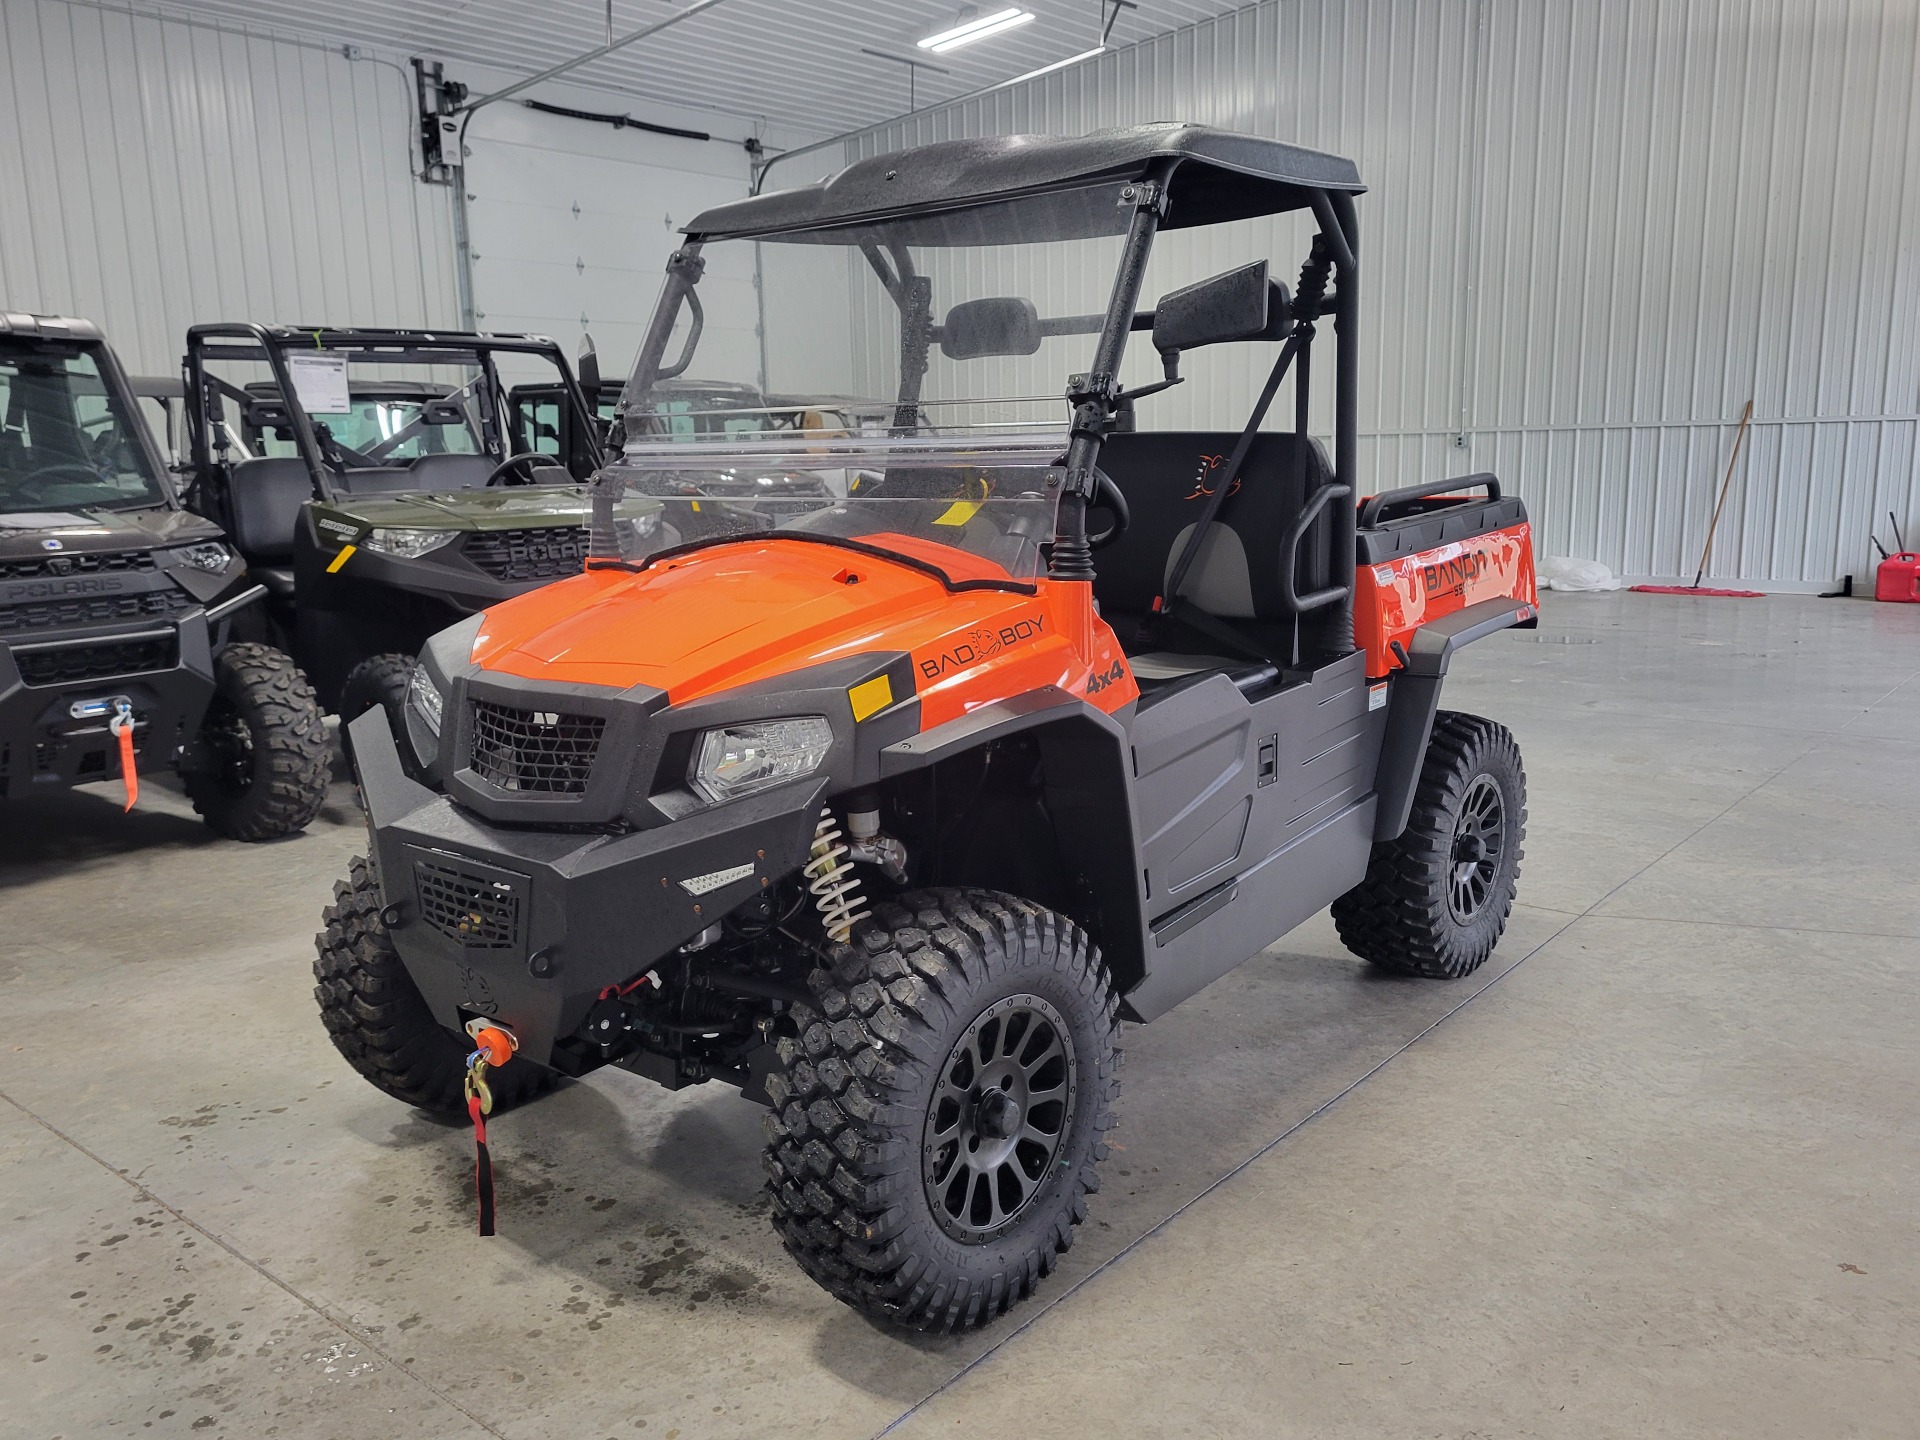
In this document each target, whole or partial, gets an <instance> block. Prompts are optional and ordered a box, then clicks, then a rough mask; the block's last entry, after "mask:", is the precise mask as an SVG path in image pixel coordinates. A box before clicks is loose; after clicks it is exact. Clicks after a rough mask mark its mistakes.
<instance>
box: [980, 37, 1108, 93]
mask: <svg viewBox="0 0 1920 1440" xmlns="http://www.w3.org/2000/svg"><path fill="white" fill-rule="evenodd" d="M1106 53H1107V47H1106V46H1104V45H1096V46H1094V47H1093V49H1091V50H1082V51H1081V52H1080V53H1079V54H1078V55H1069V56H1068V57H1067V58H1066V59H1064V60H1056V61H1054V62H1053V63H1052V64H1051V65H1042V66H1041V67H1040V68H1039V69H1038V70H1029V71H1027V73H1026V74H1024V75H1016V76H1014V77H1013V78H1012V79H1011V80H1008V81H1005V82H1003V83H1004V84H1007V85H1018V84H1019V83H1020V82H1021V81H1022V80H1037V79H1038V78H1039V77H1040V76H1042V75H1051V74H1052V73H1053V72H1054V71H1056V70H1064V69H1066V68H1067V67H1068V66H1069V65H1078V64H1079V63H1080V62H1081V61H1082V60H1091V59H1093V58H1094V57H1095V56H1096V55H1104V54H1106Z"/></svg>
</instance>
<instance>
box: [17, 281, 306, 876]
mask: <svg viewBox="0 0 1920 1440" xmlns="http://www.w3.org/2000/svg"><path fill="white" fill-rule="evenodd" d="M139 403H140V402H139V401H138V400H136V398H135V397H134V394H133V392H132V389H131V388H130V385H129V382H128V380H127V377H126V375H125V374H124V372H122V370H121V368H120V365H119V362H118V361H117V360H115V358H114V356H113V352H112V351H111V350H110V349H108V347H107V343H106V341H105V340H104V339H103V338H102V336H101V334H100V332H99V330H98V329H96V328H95V327H94V326H93V325H91V324H89V323H88V322H87V321H85V320H71V319H61V318H58V317H55V316H49V315H21V314H10V313H4V312H0V798H4V799H8V800H19V799H22V798H25V797H27V796H30V795H37V794H42V793H45V792H47V791H49V790H57V789H60V788H62V787H66V786H70V785H79V784H85V783H87V782H90V781H96V780H112V779H115V778H119V779H120V780H122V781H124V782H125V784H126V788H127V805H128V808H131V807H132V805H133V803H134V797H135V795H136V794H137V793H138V788H139V772H140V770H141V769H143V768H144V769H146V770H149V771H152V770H157V769H169V770H174V771H177V772H178V773H179V774H180V776H181V778H182V779H183V781H184V782H185V785H186V790H187V795H188V796H189V798H190V799H191V800H192V801H193V805H194V808H195V809H196V810H198V811H199V812H200V814H201V816H202V817H203V818H204V819H205V820H206V822H207V823H208V824H209V825H210V826H212V827H213V829H214V830H216V831H218V832H219V833H220V834H222V835H226V836H229V837H231V838H233V839H236V840H271V839H274V838H276V837H278V836H281V835H287V834H291V833H292V832H294V831H296V830H300V829H302V828H304V827H305V826H306V824H307V823H308V822H309V821H310V820H312V819H313V817H314V816H315V815H316V814H318V813H319V810H320V806H321V803H322V802H323V801H324V800H325V799H326V793H327V781H328V757H329V755H330V750H331V747H330V746H329V744H328V741H327V734H326V729H325V725H324V723H323V721H322V719H321V715H320V710H319V707H318V705H317V704H316V703H315V701H314V694H313V689H312V687H311V686H309V685H308V684H307V681H306V677H304V676H303V675H301V673H300V672H299V671H298V670H296V669H295V668H294V666H293V662H292V661H291V660H289V659H288V658H287V657H286V656H285V655H283V654H281V653H280V652H279V651H278V650H275V649H272V648H271V647H269V646H266V645H259V644H251V643H242V642H238V641H236V640H235V639H234V638H233V631H234V627H235V623H236V620H237V619H238V618H239V617H240V616H242V615H244V614H245V613H246V611H247V609H248V607H250V606H253V605H255V604H257V602H258V601H259V600H260V599H261V598H262V597H263V596H264V594H265V591H264V589H263V588H262V587H261V586H260V585H259V584H257V583H255V582H254V580H253V579H252V577H251V576H249V575H248V574H247V569H246V566H245V565H244V564H242V563H241V561H240V560H239V558H238V557H237V556H236V555H234V553H233V552H232V550H230V549H229V548H228V547H227V545H226V544H225V542H224V540H223V538H222V536H221V532H220V529H219V527H218V526H216V525H213V524H212V523H210V522H209V521H207V520H204V519H202V518H201V517H200V516H198V515H194V514H191V513H189V512H188V511H186V510H184V509H182V508H181V507H180V504H179V502H178V501H177V500H176V499H175V497H174V494H173V492H172V490H171V488H170V487H169V486H168V485H167V483H166V479H165V476H166V468H165V466H164V465H163V464H162V463H161V459H160V455H159V453H158V452H157V451H156V449H155V447H154V442H153V437H152V435H151V433H150V432H149V431H148V429H147V426H146V424H145V423H144V421H143V420H142V419H141V417H140V412H139V408H138V407H139Z"/></svg>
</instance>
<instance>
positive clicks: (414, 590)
mask: <svg viewBox="0 0 1920 1440" xmlns="http://www.w3.org/2000/svg"><path fill="white" fill-rule="evenodd" d="M592 365H593V361H592V358H591V352H590V351H589V352H587V353H586V354H584V355H583V356H582V366H583V369H585V370H587V371H589V379H590V380H591V382H592V384H593V386H594V388H596V389H597V388H598V384H599V382H598V375H597V373H592V370H591V367H592ZM185 367H186V384H187V396H188V417H187V421H188V424H187V428H188V456H187V463H186V473H187V475H188V476H189V480H190V483H189V486H188V490H187V498H188V503H189V504H190V505H192V506H193V507H194V508H195V509H197V510H199V511H200V512H201V513H202V514H205V515H207V516H209V517H211V518H213V519H215V520H218V521H219V522H220V523H221V524H223V525H225V526H226V527H227V529H228V532H229V533H230V534H231V535H232V536H233V537H234V540H235V542H236V543H237V544H238V545H239V547H240V550H241V552H242V554H244V555H245V556H246V559H247V563H248V566H249V567H250V569H251V571H252V573H253V575H254V576H255V578H256V579H258V580H259V581H261V582H262V583H263V584H264V585H265V586H266V587H267V591H268V595H267V602H266V605H265V607H264V608H263V610H262V613H261V616H260V621H261V624H262V626H263V629H262V631H261V633H262V636H263V638H271V639H273V640H275V641H276V642H277V643H280V644H283V645H285V646H286V647H287V648H288V649H290V650H291V652H292V653H293V655H294V657H295V658H296V659H297V660H298V661H299V662H300V664H301V666H302V668H304V669H305V670H306V671H307V673H308V674H309V675H311V676H312V677H313V681H314V684H315V686H316V687H317V688H318V690H319V694H320V699H321V703H322V705H323V706H324V707H325V708H326V709H328V710H330V711H338V712H339V714H340V715H341V717H342V718H343V719H352V718H353V717H355V716H357V715H359V714H361V713H362V712H364V711H366V710H368V709H370V708H372V707H374V706H376V705H379V706H382V707H384V708H385V709H386V710H387V711H388V714H389V716H390V718H391V719H392V720H393V721H394V722H395V723H396V724H397V723H398V722H399V717H400V713H401V706H402V704H403V702H404V699H405V694H406V687H407V683H408V678H409V676H410V674H411V670H412V661H411V657H412V656H413V654H414V653H415V652H416V651H418V650H419V648H420V646H421V644H422V643H424V641H425V640H426V638H427V637H428V636H429V635H432V634H433V633H434V632H436V631H438V630H442V629H444V628H445V627H446V626H448V625H450V624H452V623H454V622H455V621H457V620H459V619H461V618H462V617H463V616H466V615H470V614H472V613H473V612H474V611H476V610H480V609H483V608H485V607H486V606H488V605H491V604H494V603H496V602H498V601H500V600H504V599H507V598H508V597H510V596H513V595H518V594H520V593H522V592H523V591H526V590H529V589H532V588H534V587H536V586H539V585H544V584H546V583H547V582H549V581H551V580H554V579H557V578H560V577H562V576H567V575H577V574H579V573H580V569H581V564H582V561H583V560H584V558H585V555H586V529H585V524H586V517H587V497H586V491H585V489H584V488H583V487H582V485H581V483H580V482H582V481H584V480H586V479H587V478H589V477H590V476H591V475H592V474H593V472H594V469H595V468H596V467H597V466H598V465H599V464H600V461H601V458H602V455H601V448H600V440H599V432H598V431H597V429H596V428H595V427H594V426H593V425H592V424H590V423H586V424H582V423H571V424H569V425H567V427H566V431H567V441H566V444H565V446H564V447H563V448H560V449H558V451H557V453H545V452H537V451H535V450H533V449H532V448H531V447H523V446H519V445H517V444H516V443H515V438H514V429H513V426H512V423H511V419H510V407H509V404H508V399H507V395H508V391H509V389H510V388H511V386H512V385H513V384H514V383H515V381H516V380H518V381H520V382H521V383H538V382H539V381H541V380H544V381H546V383H548V384H549V385H550V387H551V390H552V393H553V398H554V403H555V405H556V407H557V408H560V409H563V410H564V411H565V412H566V413H567V414H569V415H572V416H574V417H576V422H577V420H578V419H581V418H584V417H585V416H586V415H587V410H586V400H585V397H584V395H583V394H582V392H581V389H580V386H579V384H578V383H577V382H576V380H575V378H574V375H573V372H572V370H571V369H570V368H569V366H568V364H567V360H566V357H565V356H564V355H563V354H562V353H561V351H560V349H559V347H558V346H556V345H555V344H554V343H553V341H551V340H548V339H545V338H542V337H540V336H527V335H484V334H464V333H460V332H447V331H435V332H431V333H429V332H425V331H410V330H339V329H328V328H320V329H297V328H290V327H287V326H266V325H251V324H212V325H196V326H194V327H193V328H192V329H191V330H190V331H189V332H188V335H187V354H186V360H185ZM529 376H531V377H533V378H532V379H528V377H529ZM658 513H659V507H658V505H657V504H654V503H652V502H649V501H644V500H642V501H636V502H633V503H630V504H627V505H625V506H623V507H622V509H621V513H620V517H619V521H618V523H619V524H620V526H621V527H622V530H623V533H624V534H625V535H626V536H627V537H628V539H629V541H630V548H633V549H635V551H636V553H639V552H641V551H644V549H645V548H647V545H648V544H649V543H650V542H649V537H650V536H651V534H652V528H653V526H654V524H655V522H656V520H657V517H658Z"/></svg>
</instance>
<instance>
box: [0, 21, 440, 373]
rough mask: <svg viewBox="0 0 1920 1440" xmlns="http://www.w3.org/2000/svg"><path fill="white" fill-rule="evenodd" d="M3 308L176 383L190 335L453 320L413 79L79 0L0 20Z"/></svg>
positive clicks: (294, 45) (323, 53)
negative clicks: (424, 179) (196, 327)
mask: <svg viewBox="0 0 1920 1440" xmlns="http://www.w3.org/2000/svg"><path fill="white" fill-rule="evenodd" d="M0 116H4V117H5V120H6V123H5V124H4V125H3V126H0V306H3V307H5V308H6V309H10V310H28V311H40V312H52V313H60V314H70V315H81V316H85V317H86V318H88V319H91V320H96V321H98V322H99V323H100V324H101V325H102V326H103V327H104V328H105V330H106V332H107V335H108V337H109V338H110V339H111V340H112V342H113V344H114V346H115V348H116V349H117V350H118V351H119V352H120V355H121V358H122V360H123V361H124V362H125V363H126V365H127V366H128V368H129V369H133V370H139V371H151V372H158V373H171V372H172V371H173V370H175V369H176V368H177V367H178V365H179V361H180V353H181V350H182V348H183V340H184V337H185V334H186V329H187V326H188V325H189V324H192V323H193V322H195V321H206V320H263V321H286V322H291V323H312V324H320V323H326V324H347V323H351V324H364V325H448V324H450V323H452V321H453V320H454V317H455V314H456V306H455V298H454V281H453V240H452V234H451V229H450V215H449V209H448V202H447V194H448V192H447V191H446V190H445V189H444V188H438V187H428V186H423V185H421V184H419V183H417V182H416V181H415V180H414V179H413V178H412V175H411V173H410V171H409V165H410V163H411V161H412V157H413V156H414V154H415V153H416V147H415V142H414V118H413V95H412V80H411V77H410V75H403V74H401V73H399V72H398V71H396V70H395V69H394V68H392V67H391V66H390V65H389V64H381V63H368V62H364V61H363V62H361V63H351V62H349V61H348V60H347V59H345V58H344V57H343V56H342V55H340V54H339V53H338V52H337V51H334V50H328V49H326V48H323V47H319V46H316V45H312V44H305V43H299V42H295V41H291V40H288V39H285V38H280V37H271V36H264V35H246V34H241V33H238V32H236V31H234V30H231V29H221V28H215V27H212V26H208V25H203V24H195V23H189V22H187V21H184V20H177V19H158V18H153V17H151V16H147V15H135V14H130V13H128V12H127V11H124V10H115V9H110V8H104V7H101V6H98V5H94V4H87V3H67V0H4V3H0Z"/></svg>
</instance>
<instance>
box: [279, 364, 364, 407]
mask: <svg viewBox="0 0 1920 1440" xmlns="http://www.w3.org/2000/svg"><path fill="white" fill-rule="evenodd" d="M287 369H288V371H289V372H290V373H291V374H292V376H293V393H294V396H295V398H297V399H298V400H299V401H300V408H301V409H303V410H305V411H306V412H307V413H308V414H309V415H344V414H346V412H347V411H349V410H351V409H352V408H353V400H352V397H350V396H349V395H348V394H347V357H346V356H344V355H328V354H325V353H324V352H318V353H314V354H303V353H301V352H299V351H295V352H294V353H293V354H291V355H289V356H287Z"/></svg>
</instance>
